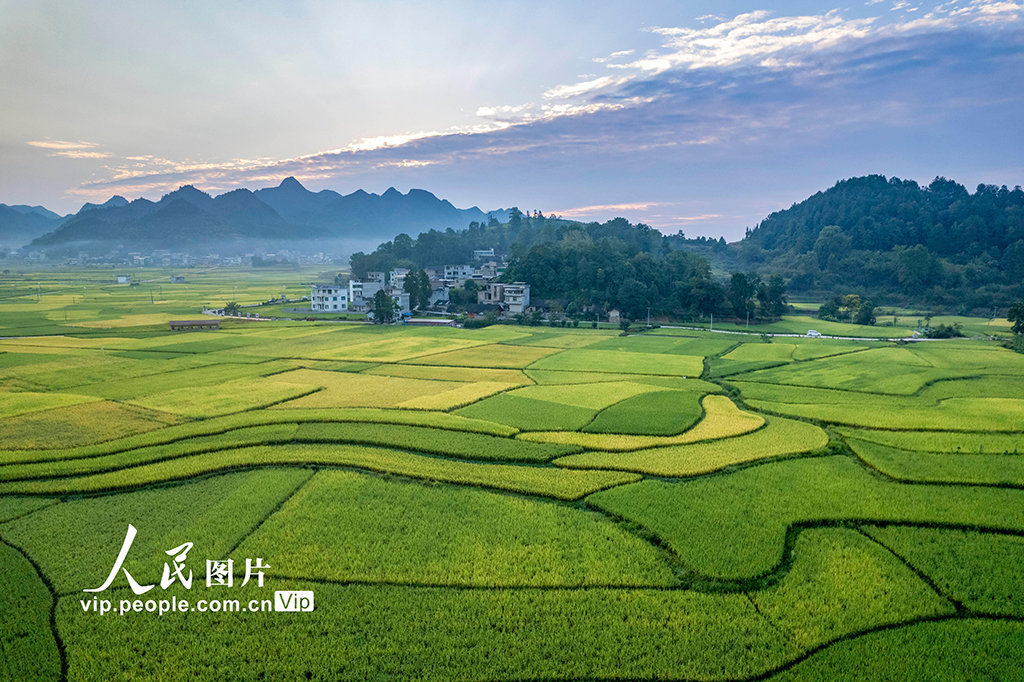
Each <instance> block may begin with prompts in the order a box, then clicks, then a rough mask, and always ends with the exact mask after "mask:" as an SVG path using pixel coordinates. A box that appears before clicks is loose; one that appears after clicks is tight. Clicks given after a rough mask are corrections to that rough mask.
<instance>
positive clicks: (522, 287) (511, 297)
mask: <svg viewBox="0 0 1024 682" xmlns="http://www.w3.org/2000/svg"><path fill="white" fill-rule="evenodd" d="M505 305H507V306H508V311H509V312H510V313H513V314H515V313H522V312H526V309H527V308H529V307H530V285H529V284H527V283H526V282H513V283H512V284H506V285H505Z"/></svg>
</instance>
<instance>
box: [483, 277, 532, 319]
mask: <svg viewBox="0 0 1024 682" xmlns="http://www.w3.org/2000/svg"><path fill="white" fill-rule="evenodd" d="M476 302H477V303H484V304H490V305H500V306H501V308H502V310H504V311H505V312H507V313H510V314H513V315H514V314H516V313H522V312H526V309H527V308H529V307H530V285H529V284H527V283H526V282H513V283H512V284H502V283H498V282H491V283H490V284H487V285H485V286H484V288H483V289H481V290H480V291H478V292H477V295H476Z"/></svg>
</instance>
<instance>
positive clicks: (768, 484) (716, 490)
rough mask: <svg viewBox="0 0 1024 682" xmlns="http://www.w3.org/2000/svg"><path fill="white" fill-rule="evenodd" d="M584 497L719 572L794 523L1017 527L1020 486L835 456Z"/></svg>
mask: <svg viewBox="0 0 1024 682" xmlns="http://www.w3.org/2000/svg"><path fill="white" fill-rule="evenodd" d="M587 502H588V503H589V504H592V505H595V506H597V507H599V508H602V509H606V510H608V511H610V512H612V513H614V514H617V515H619V516H621V517H624V518H626V519H629V520H631V521H633V522H635V523H638V524H640V525H642V526H644V527H645V528H648V529H650V530H651V531H652V532H653V533H655V534H656V535H657V536H658V537H659V538H661V539H662V540H663V541H664V542H665V543H667V544H668V546H669V547H671V548H672V550H673V551H674V552H676V553H677V554H678V555H679V557H680V560H681V561H682V562H683V563H684V564H686V565H687V566H689V567H690V568H692V569H694V570H696V571H698V572H700V573H702V574H705V575H709V576H715V577H719V578H725V579H744V578H751V577H754V576H758V575H761V574H763V573H765V572H767V571H769V570H771V569H772V568H773V567H775V566H776V565H778V563H779V561H780V560H781V559H782V553H783V547H784V544H785V536H786V530H787V528H789V527H790V526H791V525H793V524H799V523H809V522H815V523H817V522H821V521H828V520H836V521H841V520H847V519H856V520H863V521H869V520H874V521H882V522H887V523H898V522H905V523H952V524H962V525H965V526H976V527H986V528H992V529H1003V530H1009V531H1022V530H1024V491H1021V490H1008V489H1001V488H970V487H949V486H929V485H906V484H901V483H890V482H886V481H882V480H879V479H877V478H875V477H873V476H872V475H871V474H869V473H867V472H866V471H864V470H863V469H862V468H861V467H859V466H858V465H857V464H856V463H854V462H853V461H851V460H850V459H848V458H846V457H838V456H835V457H812V458H802V459H790V460H783V461H779V462H772V463H768V464H764V465H761V466H756V467H750V468H747V469H743V470H740V471H736V472H733V473H731V474H730V475H728V476H710V477H705V478H695V479H692V480H688V481H682V482H678V483H667V482H662V481H641V482H639V483H634V484H631V485H628V486H621V487H619V488H612V489H611V490H606V491H603V492H600V493H595V494H594V495H591V496H589V497H587Z"/></svg>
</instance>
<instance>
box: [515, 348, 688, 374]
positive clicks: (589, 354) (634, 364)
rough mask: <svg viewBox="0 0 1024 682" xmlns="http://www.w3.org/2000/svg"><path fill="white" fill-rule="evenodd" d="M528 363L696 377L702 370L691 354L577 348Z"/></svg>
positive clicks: (550, 366)
mask: <svg viewBox="0 0 1024 682" xmlns="http://www.w3.org/2000/svg"><path fill="white" fill-rule="evenodd" d="M530 367H531V369H556V370H567V371H573V372H614V373H618V374H658V375H665V376H687V377H699V376H700V375H701V373H702V372H703V371H704V358H703V357H700V356H695V355H659V354H657V353H633V352H628V351H610V350H593V349H592V348H577V349H571V350H567V351H563V352H561V353H558V354H557V355H552V356H551V357H547V358H543V359H541V360H538V361H537V362H535V363H533V364H532V365H531V366H530Z"/></svg>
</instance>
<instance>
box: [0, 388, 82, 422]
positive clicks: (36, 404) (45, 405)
mask: <svg viewBox="0 0 1024 682" xmlns="http://www.w3.org/2000/svg"><path fill="white" fill-rule="evenodd" d="M95 400H99V398H94V397H92V396H88V395H74V394H71V393H29V392H18V393H15V392H3V393H0V419H4V418H7V417H14V416H16V415H19V414H28V413H29V412H40V411H42V410H52V409H54V408H56V407H67V406H69V405H81V404H82V403H89V402H93V401H95Z"/></svg>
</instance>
